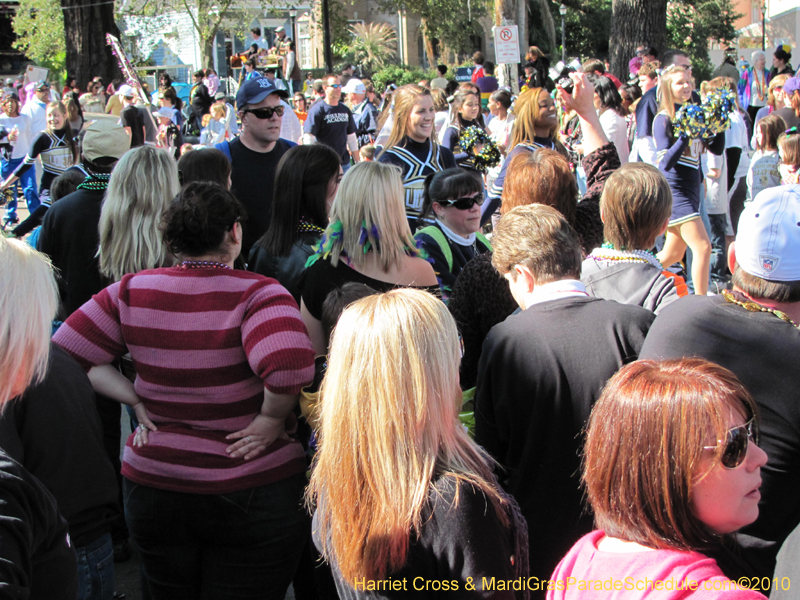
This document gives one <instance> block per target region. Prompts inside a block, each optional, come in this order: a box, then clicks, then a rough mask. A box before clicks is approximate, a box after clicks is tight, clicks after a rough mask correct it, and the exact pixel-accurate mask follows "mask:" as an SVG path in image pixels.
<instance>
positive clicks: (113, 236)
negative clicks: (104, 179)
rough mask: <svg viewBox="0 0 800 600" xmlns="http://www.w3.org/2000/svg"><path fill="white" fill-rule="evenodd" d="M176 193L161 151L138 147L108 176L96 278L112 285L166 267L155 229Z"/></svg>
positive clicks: (171, 165)
mask: <svg viewBox="0 0 800 600" xmlns="http://www.w3.org/2000/svg"><path fill="white" fill-rule="evenodd" d="M179 190H180V184H179V183H178V167H177V165H176V164H175V161H174V160H173V158H172V157H171V156H170V155H169V154H168V153H167V152H166V151H165V150H161V149H159V148H155V147H153V146H140V147H138V148H134V149H133V150H130V151H128V152H126V153H125V155H124V156H123V157H122V158H121V159H120V161H119V162H118V163H117V165H116V167H115V168H114V171H113V172H112V173H111V179H110V180H109V182H108V190H107V191H106V195H105V199H104V200H103V208H102V210H101V212H100V223H99V225H98V229H99V231H100V245H99V247H98V249H97V257H98V259H99V262H100V273H101V274H102V275H103V276H104V277H107V278H109V279H111V280H112V281H119V280H120V279H122V276H123V275H127V274H129V273H138V272H139V271H143V270H145V269H154V268H156V267H160V266H162V265H163V264H164V263H165V262H166V261H167V249H166V247H165V246H164V244H163V242H162V239H161V232H160V231H159V228H158V225H159V223H160V222H161V218H162V216H163V215H164V212H165V211H166V210H167V206H169V203H170V201H171V200H172V199H173V198H174V197H175V195H176V194H177V193H178V191H179Z"/></svg>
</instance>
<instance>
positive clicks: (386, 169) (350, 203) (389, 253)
mask: <svg viewBox="0 0 800 600" xmlns="http://www.w3.org/2000/svg"><path fill="white" fill-rule="evenodd" d="M329 218H330V222H331V225H329V226H328V229H326V230H325V234H324V235H328V236H329V235H331V234H332V233H333V230H332V229H331V227H332V225H333V224H334V223H336V222H337V221H341V223H342V235H341V237H339V238H338V239H336V240H335V241H334V242H333V247H332V248H331V252H330V260H331V264H332V265H333V266H334V267H335V266H336V265H337V264H338V263H339V256H340V255H341V254H345V255H346V256H347V258H348V260H349V261H350V263H351V264H352V265H354V266H355V267H357V268H360V267H363V266H364V265H365V264H366V262H367V254H366V253H365V252H364V248H363V245H362V244H360V243H359V241H360V239H361V230H362V227H364V228H365V229H366V231H367V238H368V239H369V242H370V244H371V245H372V247H373V248H375V249H376V251H377V253H378V262H379V264H380V267H381V269H382V270H383V272H384V273H388V272H389V270H390V269H391V268H392V267H399V266H400V263H401V262H402V260H403V257H404V256H406V255H412V256H417V249H416V248H417V247H416V245H415V244H414V238H412V237H411V228H410V227H409V226H408V219H407V218H406V211H405V207H404V205H403V182H402V180H401V178H400V169H399V168H397V167H396V166H394V165H390V164H384V163H379V162H360V163H358V164H356V165H355V166H353V167H351V168H350V170H349V171H347V173H346V174H345V176H344V179H342V183H341V184H340V185H339V189H338V191H337V192H336V198H335V199H334V200H333V206H331V211H330V216H329ZM373 226H374V227H375V229H376V230H377V233H378V235H377V236H375V234H374V232H373Z"/></svg>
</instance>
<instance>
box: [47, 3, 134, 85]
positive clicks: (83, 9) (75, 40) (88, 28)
mask: <svg viewBox="0 0 800 600" xmlns="http://www.w3.org/2000/svg"><path fill="white" fill-rule="evenodd" d="M61 7H62V8H64V9H65V10H64V36H65V37H66V42H67V73H69V74H70V76H71V77H75V78H76V79H77V80H78V85H79V86H81V87H82V88H85V87H86V84H87V83H88V82H89V81H91V80H92V78H94V77H102V78H103V83H104V84H105V85H108V84H109V83H110V82H111V80H112V79H114V78H116V77H119V76H120V73H121V72H120V69H119V65H118V64H117V59H116V58H114V55H113V54H112V52H111V46H107V45H106V33H110V34H112V35H114V36H117V37H119V29H118V28H117V24H116V23H115V22H114V5H113V4H106V3H98V2H97V1H96V0H61Z"/></svg>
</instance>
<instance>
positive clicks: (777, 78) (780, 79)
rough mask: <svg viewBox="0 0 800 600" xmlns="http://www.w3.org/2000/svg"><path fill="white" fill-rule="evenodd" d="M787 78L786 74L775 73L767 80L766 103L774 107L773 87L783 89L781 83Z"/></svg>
mask: <svg viewBox="0 0 800 600" xmlns="http://www.w3.org/2000/svg"><path fill="white" fill-rule="evenodd" d="M787 79H789V76H788V75H776V76H775V77H773V78H772V80H771V81H770V82H769V87H768V88H767V105H768V106H771V107H772V108H775V88H776V87H780V88H781V90H783V84H784V83H786V80H787Z"/></svg>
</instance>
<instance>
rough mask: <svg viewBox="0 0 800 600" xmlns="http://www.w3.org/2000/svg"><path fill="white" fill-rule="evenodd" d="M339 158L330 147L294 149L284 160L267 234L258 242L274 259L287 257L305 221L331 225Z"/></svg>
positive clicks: (317, 224) (321, 225)
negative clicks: (331, 199) (330, 205)
mask: <svg viewBox="0 0 800 600" xmlns="http://www.w3.org/2000/svg"><path fill="white" fill-rule="evenodd" d="M341 162H342V161H341V159H340V158H339V155H338V154H336V152H334V151H333V150H332V149H331V148H330V146H326V145H324V144H311V145H309V146H295V147H294V148H292V149H291V150H289V151H288V152H287V153H286V154H284V155H283V157H281V160H280V162H279V163H278V169H277V170H276V172H275V192H274V196H273V198H272V206H271V207H270V213H271V217H270V221H269V227H268V228H267V231H266V232H265V233H264V235H263V236H261V238H259V240H258V241H257V242H256V244H257V245H258V246H261V247H262V248H264V249H265V250H267V251H268V252H269V253H270V254H271V255H273V256H288V255H289V252H291V250H292V246H293V245H294V243H295V242H296V241H297V240H298V238H299V237H300V234H299V233H298V232H297V227H298V226H299V225H300V219H301V218H303V219H306V220H308V221H310V222H311V223H312V224H313V225H316V226H317V227H323V228H324V227H325V226H326V225H327V224H328V212H327V199H328V192H329V190H331V189H332V187H331V186H332V185H334V182H335V181H336V180H337V179H338V177H339V164H340V163H341Z"/></svg>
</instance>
